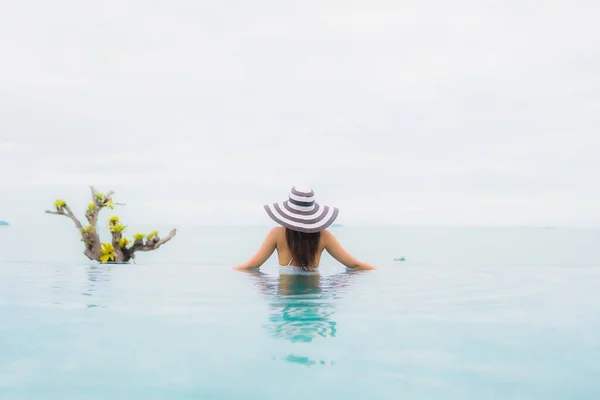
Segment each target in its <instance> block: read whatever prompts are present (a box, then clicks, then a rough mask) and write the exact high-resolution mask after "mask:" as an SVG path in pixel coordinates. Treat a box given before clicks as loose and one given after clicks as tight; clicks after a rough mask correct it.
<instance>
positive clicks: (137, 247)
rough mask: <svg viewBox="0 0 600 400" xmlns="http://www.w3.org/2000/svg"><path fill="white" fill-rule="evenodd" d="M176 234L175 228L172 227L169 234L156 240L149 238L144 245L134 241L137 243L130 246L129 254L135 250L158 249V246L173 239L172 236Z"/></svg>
mask: <svg viewBox="0 0 600 400" xmlns="http://www.w3.org/2000/svg"><path fill="white" fill-rule="evenodd" d="M176 234H177V229H173V230H172V231H171V232H170V233H169V236H167V237H165V238H163V239H160V240H158V241H156V242H154V241H152V239H151V240H149V241H147V242H146V244H145V245H139V242H138V241H136V243H137V244H134V245H133V247H132V248H131V254H133V253H134V252H136V251H152V250H156V249H158V248H159V247H160V246H162V245H163V244H165V243H167V242H168V241H169V240H171V239H173V237H174V236H175V235H176Z"/></svg>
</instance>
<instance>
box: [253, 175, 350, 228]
mask: <svg viewBox="0 0 600 400" xmlns="http://www.w3.org/2000/svg"><path fill="white" fill-rule="evenodd" d="M264 207H265V210H266V211H267V214H269V217H271V219H272V220H273V221H275V222H277V223H278V224H279V225H282V226H284V227H286V228H288V229H291V230H293V231H297V232H304V233H315V232H321V231H323V230H325V229H327V228H328V227H329V225H331V224H333V221H335V219H336V218H337V216H338V213H339V210H338V209H337V208H336V207H330V206H325V205H320V204H318V203H317V202H316V201H315V193H314V192H313V190H312V189H310V188H305V187H300V186H294V187H293V188H292V189H291V190H290V194H289V197H288V200H286V201H281V202H279V203H273V204H267V205H265V206H264Z"/></svg>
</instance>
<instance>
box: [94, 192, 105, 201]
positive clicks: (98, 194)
mask: <svg viewBox="0 0 600 400" xmlns="http://www.w3.org/2000/svg"><path fill="white" fill-rule="evenodd" d="M96 198H97V199H98V200H102V199H103V198H104V195H103V194H102V193H100V192H98V193H96Z"/></svg>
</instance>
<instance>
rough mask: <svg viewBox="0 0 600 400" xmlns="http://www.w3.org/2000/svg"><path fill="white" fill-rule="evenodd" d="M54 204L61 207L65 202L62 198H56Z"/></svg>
mask: <svg viewBox="0 0 600 400" xmlns="http://www.w3.org/2000/svg"><path fill="white" fill-rule="evenodd" d="M54 205H55V206H56V208H61V207H64V206H66V205H67V202H66V201H64V200H56V201H55V202H54Z"/></svg>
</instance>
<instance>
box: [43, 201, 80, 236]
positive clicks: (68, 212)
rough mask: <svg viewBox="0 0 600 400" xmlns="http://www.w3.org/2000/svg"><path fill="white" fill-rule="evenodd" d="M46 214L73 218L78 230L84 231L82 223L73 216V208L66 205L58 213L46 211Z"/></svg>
mask: <svg viewBox="0 0 600 400" xmlns="http://www.w3.org/2000/svg"><path fill="white" fill-rule="evenodd" d="M65 211H66V212H65ZM46 214H54V215H64V216H65V217H68V218H71V219H72V220H73V222H75V226H76V227H77V229H79V230H82V229H83V226H82V225H81V222H79V220H78V219H77V217H76V216H75V215H74V214H73V211H71V208H70V207H69V206H68V205H66V204H65V205H64V206H63V207H60V208H58V211H49V210H46Z"/></svg>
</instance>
